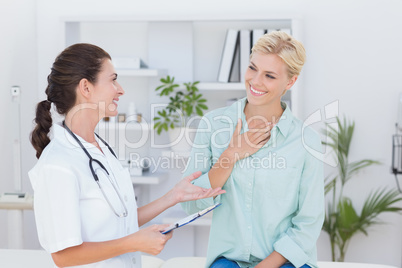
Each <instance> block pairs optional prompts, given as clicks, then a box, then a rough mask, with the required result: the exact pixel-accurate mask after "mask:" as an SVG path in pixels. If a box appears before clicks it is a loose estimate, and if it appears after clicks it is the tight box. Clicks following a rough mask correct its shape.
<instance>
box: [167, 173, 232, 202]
mask: <svg viewBox="0 0 402 268" xmlns="http://www.w3.org/2000/svg"><path fill="white" fill-rule="evenodd" d="M201 174H202V173H201V171H197V172H194V173H193V174H191V175H189V176H187V177H185V178H183V179H182V180H181V181H179V182H178V183H177V184H176V185H175V186H174V187H173V189H172V190H170V192H169V194H170V196H171V198H172V199H173V200H174V203H176V204H177V203H180V202H186V201H192V200H197V199H203V198H208V197H214V196H217V195H220V194H223V193H226V191H225V190H222V189H221V187H217V188H215V189H212V188H209V189H206V188H202V187H199V186H196V185H194V184H192V183H191V182H192V181H193V180H195V179H196V178H198V177H199V176H201Z"/></svg>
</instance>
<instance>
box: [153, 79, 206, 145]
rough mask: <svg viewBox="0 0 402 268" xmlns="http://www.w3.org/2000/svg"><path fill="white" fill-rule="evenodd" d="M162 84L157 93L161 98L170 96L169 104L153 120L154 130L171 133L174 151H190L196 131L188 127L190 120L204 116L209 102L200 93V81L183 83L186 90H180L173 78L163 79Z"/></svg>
mask: <svg viewBox="0 0 402 268" xmlns="http://www.w3.org/2000/svg"><path fill="white" fill-rule="evenodd" d="M160 82H161V83H162V84H161V85H159V86H158V87H157V88H156V89H155V91H157V92H158V95H159V96H160V97H163V96H168V97H169V102H168V104H167V105H166V107H165V108H164V109H162V110H160V111H158V112H157V116H155V117H154V118H153V120H154V123H155V124H154V129H156V131H157V133H158V134H161V133H162V131H167V132H168V133H169V137H170V142H171V145H172V149H173V150H175V151H189V150H190V149H191V141H192V138H193V136H194V134H195V130H191V129H190V128H189V127H187V124H188V123H189V119H190V118H192V117H194V116H196V115H198V116H203V115H204V110H207V109H208V106H207V105H206V102H207V100H206V99H205V98H203V96H202V94H201V93H199V90H198V88H197V85H198V83H199V81H196V82H188V83H183V85H184V90H178V88H179V87H180V85H179V84H176V83H175V82H174V77H173V76H172V77H171V76H169V75H168V76H167V77H166V78H161V79H160ZM183 146H184V147H183Z"/></svg>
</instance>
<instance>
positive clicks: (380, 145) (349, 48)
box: [0, 0, 402, 266]
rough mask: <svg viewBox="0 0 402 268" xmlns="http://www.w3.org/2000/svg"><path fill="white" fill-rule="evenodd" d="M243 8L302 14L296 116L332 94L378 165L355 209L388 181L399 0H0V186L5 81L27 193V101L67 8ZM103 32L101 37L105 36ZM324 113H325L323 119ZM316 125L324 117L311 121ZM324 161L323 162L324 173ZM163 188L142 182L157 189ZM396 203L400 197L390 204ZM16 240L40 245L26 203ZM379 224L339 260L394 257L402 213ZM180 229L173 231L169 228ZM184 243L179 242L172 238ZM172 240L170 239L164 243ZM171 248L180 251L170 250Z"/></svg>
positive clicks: (8, 163)
mask: <svg viewBox="0 0 402 268" xmlns="http://www.w3.org/2000/svg"><path fill="white" fill-rule="evenodd" d="M227 12H231V13H233V14H239V15H242V14H244V13H249V14H250V16H251V15H252V14H258V15H265V14H266V16H267V17H268V18H269V16H270V15H274V16H281V15H284V16H299V17H301V18H302V21H303V22H302V28H303V42H304V44H305V46H306V49H307V62H306V65H305V68H304V70H303V73H302V79H301V81H300V82H301V83H302V87H301V91H302V92H301V94H300V97H301V99H302V102H301V105H302V114H301V115H300V117H301V118H302V119H306V118H308V117H309V116H310V115H311V114H313V113H314V112H316V111H317V110H320V111H321V112H322V116H323V117H324V118H325V113H324V109H325V107H326V106H327V105H328V104H331V103H333V102H337V103H338V107H339V114H340V115H341V116H344V115H345V116H347V118H349V119H351V120H354V121H355V122H356V129H355V134H354V140H353V143H352V148H351V155H350V158H351V160H359V159H364V158H369V159H376V160H379V161H381V162H382V165H378V166H375V167H370V168H369V169H367V170H366V171H365V172H362V173H360V174H359V175H358V177H357V178H356V179H355V180H354V181H352V182H351V183H350V184H348V185H347V188H346V192H345V194H346V195H348V196H352V197H353V199H354V204H355V205H356V207H357V209H360V208H361V206H362V202H363V200H364V198H365V196H366V195H367V193H368V192H369V191H370V190H371V189H373V188H377V187H381V186H386V187H389V188H393V187H395V186H396V184H395V181H394V179H393V177H392V175H391V174H390V165H391V137H392V134H393V133H394V124H395V121H396V115H397V98H398V97H399V93H402V84H401V83H400V77H401V73H402V67H401V64H400V63H401V62H402V50H401V49H400V44H401V43H402V31H400V29H401V28H402V17H401V16H400V14H402V1H399V0H383V1H378V0H354V1H350V0H340V1H321V0H287V1H274V0H249V1H233V0H231V1H228V0H220V1H216V0H214V1H213V0H205V1H198V2H193V1H180V0H171V1H162V0H160V1H155V0H150V1H128V0H115V1H113V3H110V1H99V0H98V1H79V0H70V1H54V0H36V1H31V0H13V1H12V0H2V1H1V2H0V15H1V16H0V22H1V24H0V35H1V38H0V40H1V42H0V60H1V62H0V64H1V65H0V68H1V71H0V78H1V79H0V85H1V90H0V94H1V95H0V97H1V98H0V103H1V107H2V111H3V112H2V113H1V115H0V120H1V121H0V122H1V125H2V131H0V138H1V148H2V151H1V156H0V160H1V161H0V167H1V170H2V175H1V176H0V192H3V191H12V190H13V182H12V177H13V168H12V167H13V162H12V139H13V137H12V134H11V133H9V132H8V131H4V130H7V129H8V126H10V125H12V124H15V123H16V121H15V119H14V118H13V116H12V114H10V113H9V112H8V111H10V110H11V109H12V105H13V103H12V102H11V97H10V94H9V88H10V86H11V85H14V84H17V85H20V86H21V89H22V95H21V101H22V108H21V111H22V113H21V114H22V117H21V122H22V123H21V138H22V142H23V144H22V145H23V146H22V176H23V181H24V183H23V186H24V188H23V190H24V191H27V192H31V191H32V190H31V187H30V185H29V182H28V177H27V171H28V170H29V169H30V168H31V167H32V166H33V165H34V164H35V157H34V151H33V150H32V148H31V146H30V144H29V143H28V136H29V131H30V129H31V126H32V123H31V122H32V118H33V110H34V106H35V104H36V102H37V101H39V100H41V99H43V98H44V95H43V91H44V89H45V86H46V76H47V74H48V72H49V68H50V65H51V63H52V61H53V60H54V58H55V56H56V55H57V53H59V52H60V50H61V49H62V48H63V43H62V41H61V40H62V39H63V38H62V36H60V33H59V32H58V29H59V27H60V23H61V22H60V21H61V20H60V18H62V17H69V16H81V17H84V16H114V17H118V16H120V15H122V16H124V15H133V16H134V15H142V16H143V15H146V14H151V15H157V14H166V13H168V14H171V15H172V16H181V15H185V16H192V15H194V16H198V15H211V14H212V16H216V17H219V14H226V13H227ZM105 38H107V37H105ZM329 122H333V121H330V120H329ZM313 126H314V127H315V128H316V129H317V130H319V129H320V128H322V127H323V122H321V123H317V124H314V125H313ZM331 171H332V168H330V167H329V166H326V173H327V174H328V173H329V172H331ZM163 190H165V189H159V190H158V187H156V188H155V189H154V190H152V189H151V192H152V193H151V195H152V196H157V195H158V194H160V193H161V192H163ZM399 205H401V206H402V204H399ZM24 216H25V219H24V231H25V243H24V246H25V248H39V243H38V241H37V237H36V232H35V229H34V227H35V225H34V219H33V215H32V212H27V213H25V214H24ZM6 217H7V213H6V212H4V211H0V247H2V248H4V247H7V231H6V228H7V219H6ZM381 220H383V221H385V222H387V224H385V225H380V226H376V227H373V228H371V229H370V230H369V236H368V237H366V236H364V235H358V236H356V237H355V238H353V239H352V242H351V244H350V247H349V250H348V253H347V256H346V260H347V261H360V262H372V263H383V264H389V265H395V266H401V258H402V253H401V252H402V216H398V215H392V214H385V215H383V216H381ZM178 232H179V231H178ZM181 242H182V243H183V244H185V243H186V241H181ZM168 246H169V247H174V246H178V245H173V244H172V245H170V244H168ZM318 250H319V252H318V253H319V259H320V260H329V258H330V249H329V241H328V237H327V236H326V234H324V233H323V234H322V235H321V236H320V238H319V241H318ZM171 252H173V253H172V256H169V257H174V255H173V254H175V256H179V255H180V253H179V252H175V251H173V250H171Z"/></svg>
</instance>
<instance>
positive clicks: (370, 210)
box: [323, 118, 402, 262]
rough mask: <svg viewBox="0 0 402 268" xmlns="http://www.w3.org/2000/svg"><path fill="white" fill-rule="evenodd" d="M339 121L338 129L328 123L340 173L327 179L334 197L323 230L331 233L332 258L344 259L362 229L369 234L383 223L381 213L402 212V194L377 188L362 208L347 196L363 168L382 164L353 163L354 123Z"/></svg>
mask: <svg viewBox="0 0 402 268" xmlns="http://www.w3.org/2000/svg"><path fill="white" fill-rule="evenodd" d="M337 123H338V129H335V128H333V127H331V126H328V129H329V130H328V131H327V132H326V134H327V137H328V138H329V140H330V141H328V142H324V144H325V145H327V146H329V147H330V148H331V149H333V150H334V154H335V157H336V158H337V162H338V166H337V174H335V175H333V176H331V177H328V178H327V179H326V185H325V194H330V195H331V196H332V198H330V199H331V201H329V202H328V207H327V211H326V215H325V221H324V225H323V230H324V231H325V232H326V233H328V235H329V239H330V243H331V254H332V261H340V262H343V261H344V260H345V254H346V251H347V247H348V244H349V242H350V240H351V238H352V237H353V236H354V235H355V234H357V233H359V232H361V233H364V234H365V235H368V228H369V227H371V226H373V225H376V224H379V223H381V222H380V221H379V220H378V216H379V215H380V214H381V213H384V212H401V211H402V208H401V207H398V206H396V203H397V202H399V201H401V200H402V197H401V196H399V192H398V191H397V190H396V189H395V190H387V189H385V188H381V189H377V190H375V191H373V192H371V193H370V194H368V196H367V198H366V199H365V201H364V204H363V207H362V209H361V211H360V212H359V213H358V212H357V211H356V209H355V207H354V206H353V202H352V199H351V198H349V197H347V196H345V195H344V187H345V185H346V183H347V182H349V181H350V180H351V179H352V178H353V176H354V175H356V174H357V173H358V172H359V171H360V170H362V169H364V168H366V167H368V166H371V165H375V164H380V163H379V162H378V161H374V160H370V159H364V160H360V161H353V162H350V161H349V149H350V144H351V141H352V136H353V131H354V127H355V124H354V122H352V123H349V122H347V120H346V119H344V120H343V122H341V120H340V119H339V118H337Z"/></svg>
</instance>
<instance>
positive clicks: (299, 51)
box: [250, 31, 306, 78]
mask: <svg viewBox="0 0 402 268" xmlns="http://www.w3.org/2000/svg"><path fill="white" fill-rule="evenodd" d="M254 53H260V54H276V55H278V56H279V57H280V58H281V59H282V60H283V61H284V62H285V64H286V66H287V69H288V75H289V78H292V77H293V76H295V75H296V76H298V75H299V74H300V72H301V70H302V67H303V65H304V62H305V60H306V50H305V49H304V46H303V44H302V43H301V42H300V41H297V40H296V39H294V38H293V37H292V36H290V35H288V34H287V33H285V32H281V31H274V32H270V33H268V34H265V35H263V36H261V37H260V38H259V39H258V41H257V42H256V43H255V45H254V46H253V48H252V49H251V56H250V57H252V56H253V54H254Z"/></svg>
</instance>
